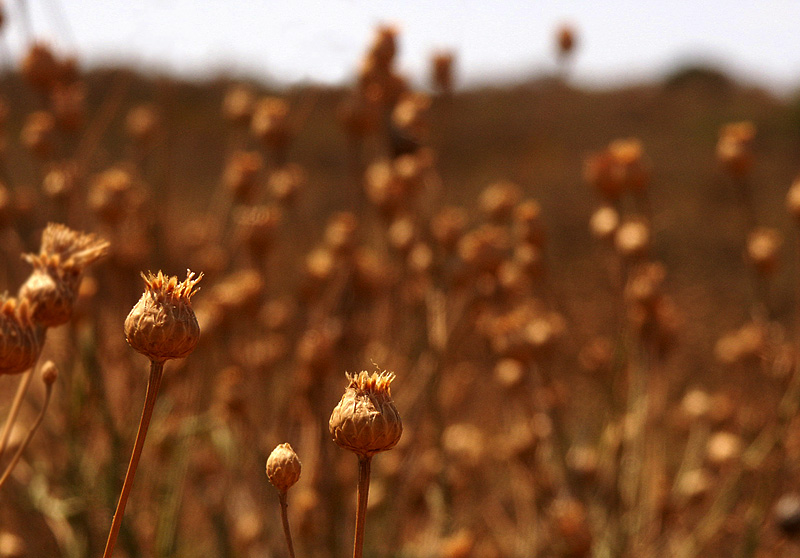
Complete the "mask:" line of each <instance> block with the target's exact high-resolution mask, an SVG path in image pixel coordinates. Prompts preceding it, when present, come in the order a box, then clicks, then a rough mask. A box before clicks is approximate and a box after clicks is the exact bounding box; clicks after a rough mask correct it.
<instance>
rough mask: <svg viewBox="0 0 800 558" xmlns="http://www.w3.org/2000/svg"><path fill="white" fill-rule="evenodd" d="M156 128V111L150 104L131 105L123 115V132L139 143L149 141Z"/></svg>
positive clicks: (157, 122)
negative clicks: (124, 115)
mask: <svg viewBox="0 0 800 558" xmlns="http://www.w3.org/2000/svg"><path fill="white" fill-rule="evenodd" d="M158 128H159V118H158V112H157V111H156V109H155V108H154V107H152V106H150V105H139V106H137V107H133V108H132V109H131V110H130V111H128V114H127V115H126V117H125V132H126V133H127V134H128V136H129V137H130V138H131V139H132V140H133V141H134V142H135V143H137V144H139V145H147V144H148V143H150V142H151V141H152V140H153V138H154V137H155V135H156V133H157V132H158Z"/></svg>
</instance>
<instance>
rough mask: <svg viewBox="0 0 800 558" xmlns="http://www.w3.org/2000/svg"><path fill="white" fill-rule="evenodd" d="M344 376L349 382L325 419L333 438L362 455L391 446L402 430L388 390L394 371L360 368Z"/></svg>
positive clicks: (340, 445) (371, 453) (347, 448)
mask: <svg viewBox="0 0 800 558" xmlns="http://www.w3.org/2000/svg"><path fill="white" fill-rule="evenodd" d="M346 376H347V379H348V380H349V384H348V386H347V389H346V390H345V392H344V395H343V396H342V400H341V401H339V404H338V405H337V406H336V408H334V410H333V413H332V414H331V418H330V421H329V423H328V428H329V430H330V433H331V436H333V441H334V442H336V444H337V445H338V446H339V447H341V448H343V449H346V450H350V451H352V452H354V453H356V454H358V455H359V457H364V458H366V457H372V456H373V455H375V454H376V453H379V452H382V451H386V450H390V449H392V448H393V447H394V446H396V445H397V442H398V441H400V436H401V435H402V434H403V424H402V422H401V421H400V414H399V413H398V412H397V407H395V404H394V401H393V400H392V394H391V392H390V390H389V385H390V384H391V383H392V380H394V378H395V375H394V374H393V373H391V372H381V373H377V372H375V373H372V374H371V375H370V374H369V373H368V372H360V373H359V374H346Z"/></svg>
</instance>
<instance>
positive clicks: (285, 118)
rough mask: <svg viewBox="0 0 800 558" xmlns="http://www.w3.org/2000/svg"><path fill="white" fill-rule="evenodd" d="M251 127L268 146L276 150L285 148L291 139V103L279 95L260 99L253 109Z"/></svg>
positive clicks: (254, 133)
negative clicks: (278, 96)
mask: <svg viewBox="0 0 800 558" xmlns="http://www.w3.org/2000/svg"><path fill="white" fill-rule="evenodd" d="M250 129H251V130H252V132H253V135H254V136H255V137H256V138H257V139H259V140H260V141H261V142H262V143H263V144H264V145H265V146H266V147H267V148H269V149H272V150H274V151H281V150H283V149H285V148H286V146H287V145H288V143H289V140H290V139H291V129H290V127H289V104H288V103H287V102H286V101H284V100H283V99H279V98H277V97H265V98H263V99H261V100H259V101H258V102H257V103H256V105H255V108H254V110H253V119H252V121H251V122H250Z"/></svg>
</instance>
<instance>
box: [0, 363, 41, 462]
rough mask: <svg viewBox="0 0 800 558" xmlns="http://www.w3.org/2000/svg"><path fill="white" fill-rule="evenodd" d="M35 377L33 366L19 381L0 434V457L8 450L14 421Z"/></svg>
mask: <svg viewBox="0 0 800 558" xmlns="http://www.w3.org/2000/svg"><path fill="white" fill-rule="evenodd" d="M32 378H33V368H31V369H30V370H28V371H27V372H25V374H23V376H22V378H21V379H20V381H19V386H17V393H16V394H15V395H14V401H12V403H11V409H10V410H9V411H8V416H7V417H6V423H5V425H4V426H3V433H2V434H0V458H2V457H3V453H4V452H5V451H6V446H7V445H8V438H9V437H10V436H11V427H12V426H14V423H15V422H16V420H17V415H19V409H20V407H22V400H23V399H24V397H25V393H26V392H27V391H28V386H30V385H31V379H32Z"/></svg>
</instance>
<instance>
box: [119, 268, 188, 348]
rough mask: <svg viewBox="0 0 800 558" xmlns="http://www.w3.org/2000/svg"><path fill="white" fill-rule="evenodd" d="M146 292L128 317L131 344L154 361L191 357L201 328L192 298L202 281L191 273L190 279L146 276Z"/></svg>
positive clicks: (126, 320) (161, 275)
mask: <svg viewBox="0 0 800 558" xmlns="http://www.w3.org/2000/svg"><path fill="white" fill-rule="evenodd" d="M142 277H143V278H144V282H145V285H146V287H145V291H144V294H142V298H140V299H139V302H137V303H136V306H134V307H133V310H131V311H130V314H128V317H127V318H125V337H126V339H127V341H128V344H129V345H130V346H131V347H133V348H134V349H136V350H137V351H139V352H140V353H142V354H143V355H145V356H146V357H148V358H149V359H150V360H152V361H154V362H164V361H166V360H169V359H173V358H184V357H186V356H188V355H189V354H190V353H191V352H192V351H193V350H194V348H195V346H197V341H198V340H199V339H200V326H199V325H198V323H197V318H196V317H195V315H194V310H192V305H191V297H192V295H194V293H195V292H197V291H196V289H195V288H194V287H195V285H196V284H197V282H198V281H200V279H202V278H203V274H202V273H201V274H200V275H199V276H198V277H196V278H195V275H194V273H192V272H191V271H188V270H187V272H186V280H185V281H182V282H180V283H179V282H178V278H177V277H167V276H164V274H163V273H161V272H160V271H159V272H158V275H153V274H152V273H150V274H149V275H148V276H147V277H145V275H144V274H142Z"/></svg>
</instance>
